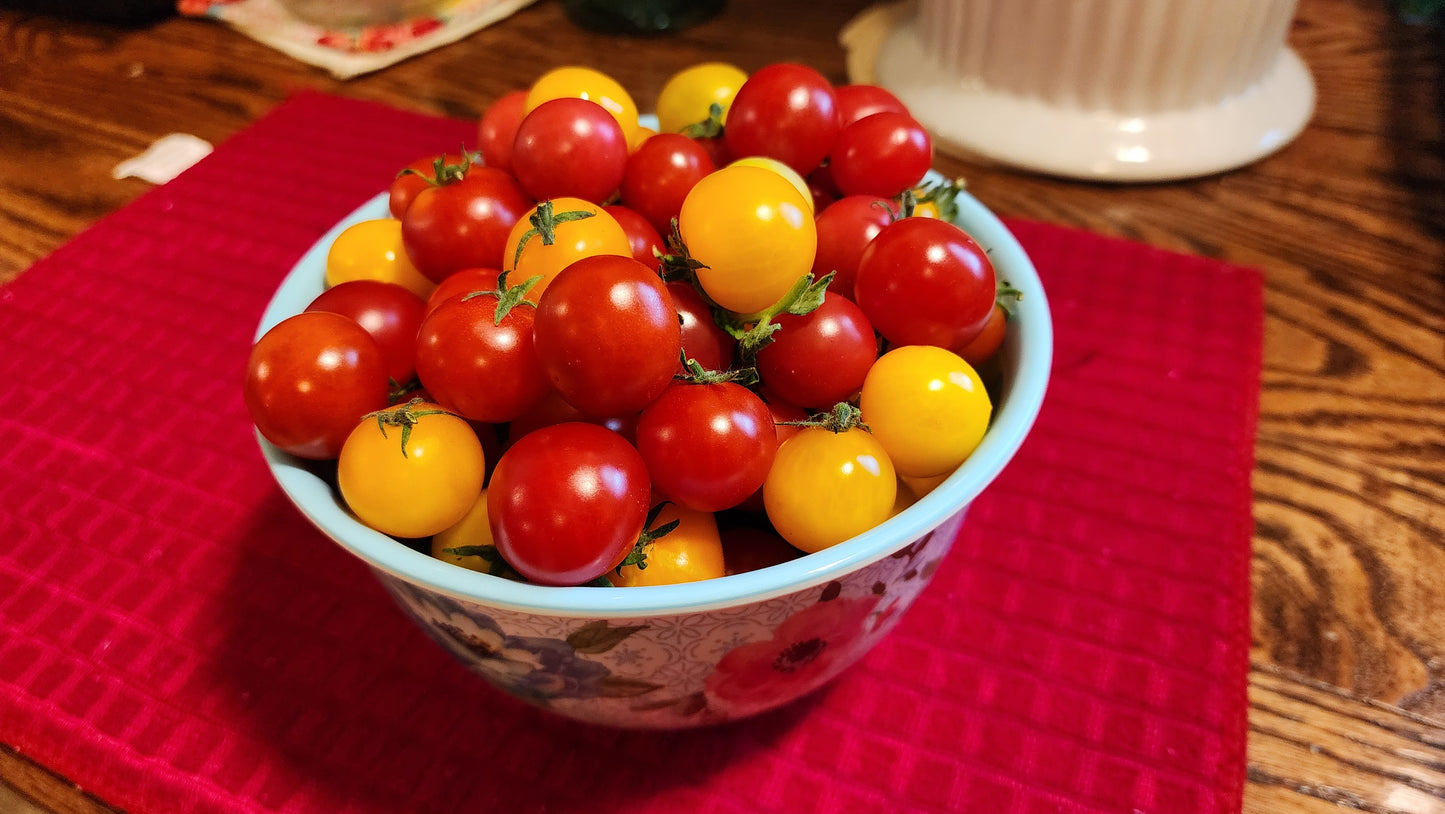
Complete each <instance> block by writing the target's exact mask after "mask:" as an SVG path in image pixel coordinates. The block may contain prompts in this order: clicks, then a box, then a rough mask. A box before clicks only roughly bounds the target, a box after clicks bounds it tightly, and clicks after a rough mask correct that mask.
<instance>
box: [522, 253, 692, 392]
mask: <svg viewBox="0 0 1445 814" xmlns="http://www.w3.org/2000/svg"><path fill="white" fill-rule="evenodd" d="M534 333H535V341H536V345H537V354H538V356H539V357H540V358H541V360H542V367H543V369H544V370H545V371H546V374H547V378H548V380H549V381H550V382H551V383H552V386H553V387H554V388H556V389H557V391H558V392H559V393H561V394H562V397H563V398H565V399H566V400H567V401H568V403H570V404H572V405H573V406H574V407H576V408H577V409H579V410H581V411H582V412H584V413H587V414H589V415H597V416H608V415H622V414H625V413H630V412H636V411H638V410H641V409H642V408H643V407H645V406H647V404H648V403H649V402H651V401H652V400H653V399H654V398H657V396H658V395H659V394H660V393H662V391H663V390H664V389H666V387H667V385H668V384H670V383H671V382H672V377H673V374H674V373H676V371H677V365H678V359H679V357H680V355H681V353H682V327H681V325H680V324H679V323H678V316H677V306H676V305H675V304H674V303H673V301H672V296H671V295H670V294H668V293H667V288H666V287H665V286H664V285H663V283H662V279H661V278H660V277H658V276H657V274H656V272H654V271H652V270H651V269H649V268H648V267H646V266H644V265H642V264H641V263H639V262H637V261H636V260H633V259H632V258H631V257H618V256H616V255H597V256H593V257H584V258H583V259H581V260H578V261H577V262H575V263H573V264H572V265H570V266H568V267H567V268H565V269H563V270H562V271H561V273H559V274H558V275H557V277H556V279H554V280H553V281H552V284H551V285H550V286H548V287H547V290H546V291H544V292H542V297H541V299H540V300H539V301H538V303H537V317H536V325H535V327H534Z"/></svg>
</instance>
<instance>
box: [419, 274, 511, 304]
mask: <svg viewBox="0 0 1445 814" xmlns="http://www.w3.org/2000/svg"><path fill="white" fill-rule="evenodd" d="M501 273H502V272H500V271H498V270H496V269H462V270H461V271H456V272H453V273H452V274H451V275H450V276H448V277H447V278H446V279H445V280H442V281H441V282H440V283H437V287H436V288H435V289H433V290H432V293H431V296H429V297H427V300H426V313H428V314H430V313H431V312H433V311H435V310H436V309H437V306H438V305H441V304H442V303H444V302H446V301H447V300H449V299H451V298H452V297H458V296H461V295H463V294H470V293H472V292H474V291H496V290H497V277H499V276H501Z"/></svg>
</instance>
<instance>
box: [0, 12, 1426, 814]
mask: <svg viewBox="0 0 1445 814" xmlns="http://www.w3.org/2000/svg"><path fill="white" fill-rule="evenodd" d="M867 5H868V2H867V0H846V1H845V2H830V3H807V2H802V1H801V0H786V1H785V0H770V1H769V2H763V1H762V0H733V2H731V3H729V4H728V6H727V9H726V11H725V12H724V14H723V15H722V16H721V17H720V18H718V19H717V20H715V21H713V22H712V23H710V24H708V25H705V26H702V27H699V28H696V29H693V30H691V31H688V32H684V33H683V34H681V35H679V36H675V37H671V38H668V39H665V40H648V41H624V43H623V46H624V47H621V48H619V47H618V41H617V40H614V39H612V38H609V37H605V36H601V35H593V34H588V33H586V32H582V31H580V30H578V29H576V28H575V27H573V26H571V25H570V24H569V23H568V22H567V21H566V19H565V18H564V17H563V15H562V12H561V9H560V7H559V6H558V5H557V4H556V3H555V2H553V0H542V2H539V3H537V4H536V5H533V6H531V7H529V8H527V9H525V10H523V11H521V12H519V13H518V14H516V15H514V16H513V17H511V18H509V19H507V20H505V21H503V22H502V23H499V24H497V25H495V26H493V27H490V28H487V29H484V30H482V31H480V32H478V33H477V34H474V35H472V36H470V37H468V38H466V39H464V40H463V41H461V42H459V43H457V44H455V45H452V46H448V47H445V48H442V49H439V50H437V51H434V52H431V53H428V54H425V55H422V56H420V57H416V58H413V59H411V60H409V61H407V62H404V63H401V64H399V65H396V66H393V67H392V68H389V69H387V70H385V71H382V72H379V73H376V74H372V75H368V76H364V77H361V78H358V79H354V80H350V81H346V82H341V81H337V80H334V79H331V78H329V77H328V76H327V75H326V74H324V73H323V72H321V71H320V70H318V69H316V68H312V67H310V66H307V65H304V64H301V63H298V62H296V61H294V60H292V59H290V58H289V57H286V56H284V55H282V54H280V53H279V52H276V51H274V50H271V49H269V48H267V47H265V46H262V45H259V44H257V43H256V42H254V41H252V40H250V39H247V38H246V37H244V36H242V35H240V34H238V33H236V32H235V31H232V30H230V29H228V28H226V27H224V26H222V25H220V24H217V23H214V22H209V21H204V20H196V19H181V18H176V19H170V20H166V21H163V22H161V23H159V24H156V25H153V26H150V27H147V28H143V29H135V30H130V29H125V28H116V27H106V26H99V25H90V24H84V23H79V22H75V21H64V20H57V19H52V18H47V17H44V16H38V15H34V14H22V13H19V12H14V11H0V280H5V279H9V278H11V277H14V276H16V275H18V274H20V273H22V272H23V271H24V269H25V268H26V267H28V266H29V265H30V264H31V263H33V262H34V261H35V260H37V259H39V258H40V257H42V256H44V255H45V254H47V253H48V252H50V251H51V250H53V249H55V248H56V247H57V246H59V245H60V244H61V243H63V242H65V241H66V240H68V239H70V238H71V237H73V236H74V235H75V234H76V233H78V232H79V231H81V230H82V229H84V228H85V227H86V226H87V225H88V224H90V223H92V222H93V221H95V220H96V219H97V218H99V217H101V216H103V215H105V214H107V213H109V212H112V211H115V210H116V209H119V208H120V207H122V206H124V205H125V204H127V203H128V202H130V201H131V200H133V199H134V198H135V197H136V196H138V195H139V194H141V193H142V192H143V191H144V190H145V189H147V188H148V185H147V184H146V183H145V182H143V181H140V180H137V179H133V178H132V179H124V180H119V181H117V180H113V179H112V178H111V175H110V172H111V168H112V167H114V166H115V165H116V164H117V163H119V162H120V161H122V160H124V159H126V158H129V157H131V156H134V155H135V154H137V153H139V152H141V151H142V150H143V149H145V147H146V146H148V145H149V144H150V143H151V142H152V141H154V140H155V139H157V138H159V137H160V136H163V135H165V134H167V133H171V132H187V133H192V134H195V135H197V136H200V137H201V138H204V139H207V140H208V141H211V142H213V143H214V142H220V141H223V140H224V139H225V138H226V137H227V136H229V135H231V134H233V133H235V132H237V131H239V130H241V129H243V128H244V127H245V126H246V125H248V124H250V123H251V122H253V121H255V120H256V119H257V118H259V117H260V116H262V115H263V114H264V113H265V112H266V111H268V110H269V109H270V108H271V107H272V106H274V105H275V104H276V103H278V102H279V101H281V100H282V99H284V98H285V97H286V96H287V95H289V94H291V93H293V92H294V91H296V90H299V89H303V88H309V89H317V90H321V91H325V92H330V93H337V94H343V95H347V96H351V97H355V98H363V99H371V100H376V101H380V102H384V103H386V104H389V105H393V106H396V107H402V108H407V109H412V110H419V111H422V112H428V113H436V114H441V115H449V116H457V117H463V118H475V117H477V116H478V115H479V114H480V112H481V111H482V110H483V109H484V108H485V107H486V106H487V105H488V104H489V103H490V102H491V101H492V100H494V99H495V98H497V97H498V96H500V95H501V94H502V93H504V92H505V91H508V90H511V89H513V88H516V87H519V86H522V85H524V84H525V83H526V82H528V81H529V80H530V79H531V78H533V77H535V76H536V75H537V74H540V73H541V72H542V71H543V70H545V69H546V68H548V67H552V66H554V65H558V64H564V63H574V62H587V63H591V64H594V65H597V66H598V67H602V68H604V69H605V70H607V71H609V72H610V73H612V74H613V75H614V76H615V77H616V78H617V79H618V80H619V81H621V82H622V83H623V84H624V85H625V86H626V87H628V88H629V89H630V90H632V91H633V93H634V95H635V96H636V98H637V101H638V103H639V105H640V106H641V107H642V108H644V109H646V108H648V107H650V106H651V104H652V103H653V101H654V100H655V99H656V96H657V93H658V91H659V90H660V89H661V86H662V83H663V82H664V81H665V80H666V78H667V77H668V76H669V75H670V74H671V73H672V72H674V71H676V70H678V69H680V68H682V67H686V66H688V65H691V64H693V63H696V62H701V61H705V60H708V59H725V60H728V61H732V62H735V63H736V64H738V65H740V66H742V67H744V68H748V69H751V68H756V67H758V66H760V65H762V64H764V63H767V62H772V61H778V60H796V61H803V62H807V63H809V64H812V65H814V66H816V67H818V68H819V69H820V70H823V71H824V72H825V73H827V74H829V75H830V76H831V77H832V78H833V79H835V80H837V81H843V80H844V79H845V73H844V53H843V50H842V49H841V48H840V46H839V44H838V42H837V33H838V32H839V30H840V29H841V28H842V26H843V25H844V23H846V22H847V21H848V20H849V19H850V18H852V17H853V16H854V15H855V14H856V13H857V12H859V11H861V10H862V9H864V8H865V7H866V6H867ZM1290 41H1291V44H1292V46H1293V47H1294V48H1295V49H1296V50H1297V51H1298V52H1299V53H1300V55H1301V56H1302V57H1303V58H1304V59H1305V61H1306V63H1307V64H1308V66H1309V68H1310V70H1311V72H1312V74H1313V76H1314V79H1315V82H1316V85H1317V89H1318V108H1317V110H1316V112H1315V115H1314V117H1313V119H1312V121H1311V122H1310V124H1309V126H1308V127H1307V128H1306V130H1305V131H1304V132H1303V133H1302V134H1301V135H1300V136H1299V138H1298V139H1296V140H1295V141H1294V142H1293V143H1291V144H1290V145H1289V146H1287V147H1286V148H1285V149H1284V150H1282V151H1281V152H1279V153H1277V154H1275V155H1273V156H1270V157H1268V158H1266V159H1264V160H1262V161H1259V162H1257V163H1255V164H1253V165H1251V166H1249V167H1246V168H1242V169H1239V170H1236V171H1232V172H1229V173H1225V174H1222V175H1218V176H1214V177H1209V178H1203V179H1198V180H1192V181H1185V182H1177V183H1160V184H1138V185H1111V184H1093V183H1083V182H1074V181H1064V180H1058V179H1052V178H1046V177H1042V176H1038V175H1034V174H1030V173H1026V172H1020V171H1016V170H1010V169H1007V168H1001V167H992V166H987V165H985V164H981V163H976V162H971V161H963V160H960V159H957V158H952V157H942V158H940V161H939V168H940V169H941V170H942V171H943V172H945V173H946V174H952V175H960V176H964V177H966V178H967V179H968V182H969V185H970V189H971V190H972V191H973V192H974V193H975V194H976V195H977V196H978V197H979V198H981V199H982V200H984V201H986V202H987V203H988V205H989V206H991V207H992V208H993V209H994V210H995V211H997V212H998V213H1000V214H1001V215H1004V216H1012V217H1027V218H1034V219H1039V220H1045V221H1051V222H1055V223H1061V224H1066V225H1071V226H1077V227H1081V228H1085V229H1089V230H1092V231H1095V232H1099V233H1102V234H1109V235H1117V236H1122V237H1126V238H1130V239H1134V240H1138V241H1142V242H1145V243H1149V244H1152V245H1155V246H1160V247H1163V248H1166V249H1172V250H1177V251H1183V252H1190V253H1194V254H1200V255H1206V256H1209V257H1215V258H1219V259H1222V260H1226V261H1229V262H1232V263H1238V264H1243V265H1249V266H1253V267H1256V268H1258V269H1260V270H1261V271H1262V272H1263V273H1264V276H1265V279H1266V294H1265V308H1266V329H1265V347H1264V351H1265V359H1264V375H1263V384H1262V391H1261V396H1260V421H1259V433H1258V442H1257V448H1256V457H1257V464H1256V469H1255V473H1254V480H1253V485H1254V493H1255V509H1254V516H1255V521H1256V532H1255V537H1254V560H1253V589H1254V601H1253V629H1254V643H1253V644H1254V647H1253V669H1252V670H1251V673H1250V695H1249V698H1250V703H1251V713H1250V740H1249V783H1248V787H1247V790H1246V795H1245V806H1244V809H1245V811H1247V812H1251V814H1263V813H1264V812H1271V813H1272V812H1285V813H1286V814H1288V813H1289V812H1309V813H1310V814H1314V813H1315V812H1338V811H1341V810H1356V811H1366V812H1375V813H1376V814H1396V813H1400V814H1403V813H1404V812H1412V813H1413V812H1445V539H1442V528H1445V420H1442V418H1445V409H1442V403H1445V137H1442V127H1445V83H1442V79H1441V74H1442V73H1445V32H1442V30H1441V29H1440V28H1438V27H1436V28H1430V27H1427V26H1419V25H1407V24H1405V23H1402V22H1400V21H1399V20H1398V19H1396V18H1395V16H1394V14H1393V13H1392V10H1391V6H1390V5H1389V4H1387V3H1385V2H1383V1H1382V0H1300V3H1299V10H1298V15H1297V18H1296V20H1295V23H1294V26H1293V28H1292V31H1291V35H1290ZM0 780H3V781H4V783H5V784H7V786H5V787H0V810H4V811H11V810H15V811H25V812H27V813H28V812H30V811H48V812H87V813H90V812H98V811H108V810H110V809H108V808H106V807H105V805H104V803H103V802H101V801H98V800H95V799H94V798H92V797H90V796H88V795H87V794H86V793H85V792H84V791H83V790H80V789H76V788H75V787H74V786H73V785H72V784H70V783H69V781H67V780H66V779H65V778H61V777H57V776H55V775H54V774H52V773H50V772H49V771H48V770H46V769H45V768H44V767H41V766H38V765H36V764H35V763H33V762H32V761H30V760H29V759H28V758H26V757H25V756H23V755H19V754H16V753H15V752H14V751H13V750H8V749H3V748H0ZM27 805H28V806H30V808H24V807H21V806H27ZM136 814H141V813H139V812H137V813H136Z"/></svg>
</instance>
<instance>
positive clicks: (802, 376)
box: [757, 291, 878, 410]
mask: <svg viewBox="0 0 1445 814" xmlns="http://www.w3.org/2000/svg"><path fill="white" fill-rule="evenodd" d="M774 322H775V323H776V324H777V325H778V326H779V328H778V331H777V333H775V334H773V341H772V342H770V343H769V344H767V345H765V346H763V348H762V350H760V351H758V355H757V363H758V376H759V377H761V378H762V380H763V383H764V384H765V385H767V388H768V391H769V392H770V393H772V394H774V395H776V396H777V397H778V398H781V399H782V400H783V401H786V402H788V403H790V404H796V405H798V406H799V407H811V408H815V409H818V410H827V409H829V408H831V407H832V406H833V405H835V404H837V403H838V402H840V401H848V400H850V399H852V398H853V396H854V395H855V394H856V393H857V392H858V390H859V388H861V387H862V386H863V379H864V377H866V376H867V375H868V369H869V368H870V367H872V366H873V362H874V361H875V360H876V359H877V358H878V340H877V338H876V337H875V336H874V335H873V326H872V324H870V323H869V322H868V317H867V316H866V315H864V313H863V310H862V309H861V308H859V307H858V306H857V305H855V304H854V303H853V301H852V300H850V299H848V298H847V297H844V296H843V295H842V294H838V293H836V292H833V291H828V292H826V293H825V294H824V296H823V302H822V304H820V305H819V306H818V307H817V308H815V309H814V310H812V311H810V312H808V313H806V314H801V315H799V314H781V315H779V316H778V317H777V318H776V319H775V320H774Z"/></svg>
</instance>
